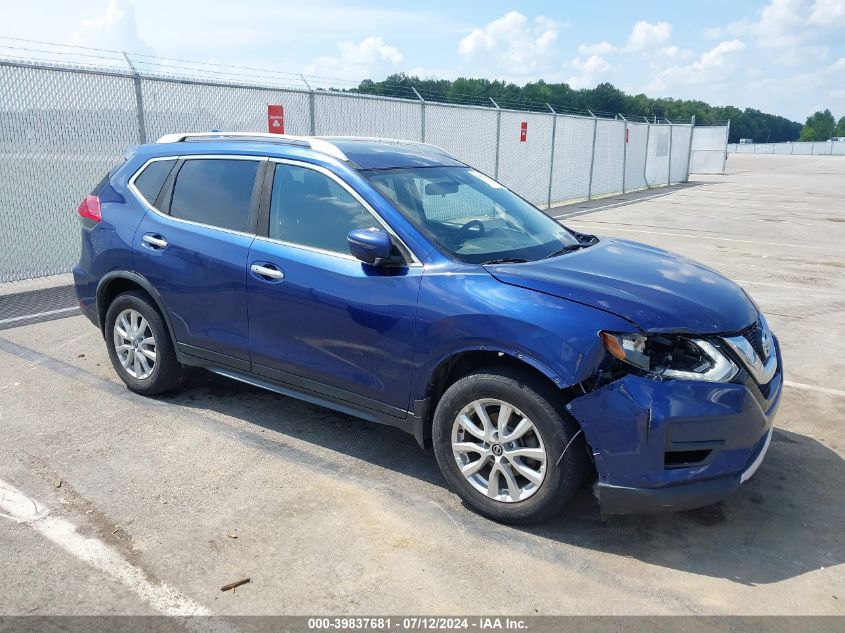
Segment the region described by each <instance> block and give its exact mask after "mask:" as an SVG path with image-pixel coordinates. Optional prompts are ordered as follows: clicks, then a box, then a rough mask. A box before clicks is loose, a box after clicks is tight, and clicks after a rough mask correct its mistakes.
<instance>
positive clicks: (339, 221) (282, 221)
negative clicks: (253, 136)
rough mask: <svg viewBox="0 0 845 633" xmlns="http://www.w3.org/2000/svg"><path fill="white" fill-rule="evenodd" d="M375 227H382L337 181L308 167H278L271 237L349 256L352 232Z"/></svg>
mask: <svg viewBox="0 0 845 633" xmlns="http://www.w3.org/2000/svg"><path fill="white" fill-rule="evenodd" d="M371 227H379V224H378V222H377V221H376V219H375V218H374V217H373V216H372V214H371V213H370V212H369V211H367V209H366V208H365V207H364V206H363V205H362V204H361V203H360V202H358V201H357V200H356V199H355V198H354V197H353V196H352V194H350V193H349V192H348V191H347V190H346V189H344V188H343V187H341V186H340V185H339V184H338V183H337V182H335V181H334V180H333V179H331V178H329V177H328V176H326V175H324V174H321V173H320V172H318V171H315V170H313V169H307V168H305V167H297V166H295V165H285V164H278V165H276V173H275V177H274V178H273V196H272V198H271V200H270V226H269V227H268V235H269V236H270V237H272V238H275V239H278V240H284V241H285V242H291V243H292V244H301V245H303V246H310V247H313V248H320V249H323V250H326V251H333V252H336V253H347V254H348V253H349V245H348V244H347V241H346V236H347V234H348V233H349V231H351V230H352V229H367V228H371Z"/></svg>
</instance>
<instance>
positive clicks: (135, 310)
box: [105, 290, 188, 396]
mask: <svg viewBox="0 0 845 633" xmlns="http://www.w3.org/2000/svg"><path fill="white" fill-rule="evenodd" d="M105 337H106V347H107V348H108V351H109V358H110V359H111V363H112V366H113V367H114V370H115V371H116V372H117V374H118V376H120V378H121V380H123V382H124V383H125V384H126V386H127V387H128V388H129V390H130V391H134V392H135V393H139V394H142V395H145V396H155V395H158V394H160V393H164V392H166V391H170V390H172V389H175V388H176V387H178V386H179V385H181V384H182V383H183V382H185V378H187V376H188V371H187V369H186V368H185V367H184V366H182V365H181V364H180V363H179V361H178V360H177V359H176V351H175V349H174V348H173V341H172V339H171V338H170V333H169V332H168V331H167V326H166V325H165V323H164V319H163V318H162V316H161V314H160V313H159V311H158V309H157V308H156V307H155V306H154V305H153V304H152V302H151V301H150V299H149V297H148V296H147V295H145V294H144V293H142V292H139V291H135V290H132V291H129V292H124V293H121V294H119V295H117V296H116V297H115V298H114V299H113V300H112V302H111V304H110V305H109V308H108V310H107V311H106V323H105Z"/></svg>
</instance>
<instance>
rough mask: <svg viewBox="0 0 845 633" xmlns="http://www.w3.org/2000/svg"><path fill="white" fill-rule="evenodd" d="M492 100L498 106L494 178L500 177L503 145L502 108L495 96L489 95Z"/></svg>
mask: <svg viewBox="0 0 845 633" xmlns="http://www.w3.org/2000/svg"><path fill="white" fill-rule="evenodd" d="M487 98H488V99H490V102H491V103H492V104H493V105H494V106H496V166H495V167H494V168H493V179H494V180H498V179H499V151H500V150H501V147H502V109H501V108H500V107H499V104H498V103H496V102H495V101H494V100H493V97H487Z"/></svg>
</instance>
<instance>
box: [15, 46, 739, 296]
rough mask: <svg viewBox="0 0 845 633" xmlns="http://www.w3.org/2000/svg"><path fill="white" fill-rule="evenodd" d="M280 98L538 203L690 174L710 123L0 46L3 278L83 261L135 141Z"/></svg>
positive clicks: (244, 121) (237, 115) (254, 109)
mask: <svg viewBox="0 0 845 633" xmlns="http://www.w3.org/2000/svg"><path fill="white" fill-rule="evenodd" d="M491 101H492V100H491ZM268 104H282V105H283V106H284V109H285V131H286V132H287V133H288V134H297V135H308V134H317V135H354V136H375V137H383V138H402V139H409V140H415V141H424V142H427V143H432V144H434V145H438V146H440V147H442V148H444V149H445V150H447V151H448V152H450V153H451V154H453V155H454V156H456V157H457V158H458V159H460V160H462V161H464V162H466V163H468V164H469V165H472V166H473V167H475V168H476V169H478V170H479V171H482V172H484V173H486V174H489V175H491V176H493V177H495V178H497V179H498V180H500V181H501V182H502V183H503V184H505V185H506V186H508V187H510V188H511V189H513V190H514V191H516V192H517V193H519V194H520V195H521V196H523V197H524V198H526V199H527V200H530V201H531V202H533V203H535V204H537V205H538V206H554V205H556V204H559V203H562V202H565V201H572V200H578V199H590V198H593V197H597V196H605V195H610V194H618V193H624V192H627V191H634V190H637V189H643V188H647V187H662V186H666V185H669V184H671V183H675V182H683V181H686V180H688V174H689V171H690V165H691V157H692V154H691V150H692V149H693V147H694V146H695V138H696V136H695V135H694V132H695V134H697V129H695V128H694V127H693V126H692V124H673V123H669V122H668V121H661V122H657V121H653V122H646V121H645V120H643V121H629V120H626V119H624V118H622V117H621V116H617V117H616V118H615V119H613V118H600V117H594V116H589V117H588V116H575V115H568V114H558V113H554V112H553V111H551V108H550V111H549V112H548V113H544V112H529V111H520V110H509V109H500V108H499V107H498V106H497V105H496V104H495V103H492V102H491V104H490V107H483V106H468V105H456V104H445V103H439V102H432V101H424V100H422V99H418V100H412V99H396V98H387V97H374V96H368V95H361V94H350V93H345V92H335V91H326V90H316V91H312V90H309V89H293V88H286V87H279V86H272V85H266V86H265V85H261V84H253V83H250V84H246V83H240V82H220V81H213V80H210V79H205V78H203V79H196V78H191V77H185V76H176V75H167V74H163V73H161V72H148V71H141V72H137V71H134V70H132V69H130V70H122V69H119V68H112V67H110V68H103V69H92V68H90V67H86V68H80V67H76V66H74V65H73V64H61V63H40V62H39V63H36V62H26V61H20V60H14V61H13V60H3V59H0V193H2V195H3V199H4V201H5V202H6V209H5V212H4V213H3V214H2V216H0V238H2V239H3V241H4V244H5V245H6V248H5V249H4V251H3V253H2V255H0V282H6V281H12V280H19V279H29V278H34V277H40V276H45V275H51V274H57V273H63V272H67V271H68V270H70V268H71V267H72V266H73V265H74V264H75V263H76V261H77V259H78V257H79V236H78V230H79V229H78V225H77V219H76V215H75V209H76V207H77V205H78V204H79V201H80V200H81V199H82V198H83V197H84V196H85V195H86V194H87V193H88V192H89V191H90V190H91V189H92V187H93V186H94V185H95V184H96V183H97V182H98V181H99V180H100V179H101V178H102V177H103V175H104V174H105V173H106V172H107V171H108V170H109V169H110V168H112V167H113V166H114V165H116V164H117V163H119V162H120V161H121V160H122V157H123V155H124V152H125V150H126V148H127V147H128V146H130V145H135V144H138V143H144V142H154V141H155V140H156V139H157V138H158V137H160V136H161V135H163V134H167V133H172V132H187V131H210V130H224V131H250V132H260V131H265V130H266V129H267V105H268ZM707 151H710V150H707ZM722 152H724V145H723V146H722Z"/></svg>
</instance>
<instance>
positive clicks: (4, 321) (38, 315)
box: [0, 306, 79, 325]
mask: <svg viewBox="0 0 845 633" xmlns="http://www.w3.org/2000/svg"><path fill="white" fill-rule="evenodd" d="M78 310H79V308H77V307H76V306H73V307H72V308H59V309H58V310H47V311H46V312H36V313H34V314H24V315H22V316H16V317H11V318H8V319H0V325H5V324H7V323H15V322H16V321H26V320H27V319H38V318H41V317H46V316H53V315H56V314H64V313H65V312H74V311H78Z"/></svg>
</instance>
